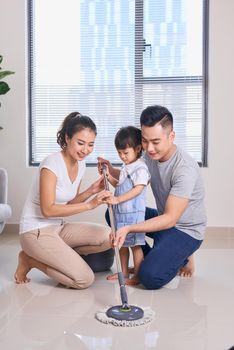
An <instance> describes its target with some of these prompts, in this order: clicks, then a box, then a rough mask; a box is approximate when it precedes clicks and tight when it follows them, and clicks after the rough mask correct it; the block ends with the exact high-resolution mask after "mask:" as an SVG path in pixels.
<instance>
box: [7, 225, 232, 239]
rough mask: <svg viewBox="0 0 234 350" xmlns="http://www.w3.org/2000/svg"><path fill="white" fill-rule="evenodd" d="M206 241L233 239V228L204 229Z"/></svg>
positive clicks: (14, 227) (9, 229) (11, 229)
mask: <svg viewBox="0 0 234 350" xmlns="http://www.w3.org/2000/svg"><path fill="white" fill-rule="evenodd" d="M3 233H6V234H7V233H13V234H14V233H17V234H18V233H19V225H18V224H6V225H5V227H4V230H3ZM205 237H206V239H224V238H228V239H230V238H234V227H217V226H216V227H212V226H209V227H207V228H206V234H205Z"/></svg>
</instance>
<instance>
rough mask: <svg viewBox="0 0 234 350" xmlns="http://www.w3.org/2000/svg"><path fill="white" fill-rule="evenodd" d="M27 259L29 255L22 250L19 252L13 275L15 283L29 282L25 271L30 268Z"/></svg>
mask: <svg viewBox="0 0 234 350" xmlns="http://www.w3.org/2000/svg"><path fill="white" fill-rule="evenodd" d="M29 260H30V258H29V256H28V255H27V254H26V253H25V252H24V251H21V252H20V253H19V259H18V266H17V269H16V272H15V275H14V277H15V282H16V283H18V284H23V283H28V282H30V278H28V277H27V273H28V272H29V271H30V270H31V266H30V263H29Z"/></svg>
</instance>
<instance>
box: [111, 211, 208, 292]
mask: <svg viewBox="0 0 234 350" xmlns="http://www.w3.org/2000/svg"><path fill="white" fill-rule="evenodd" d="M157 215H158V212H157V210H156V209H152V208H146V212H145V220H149V219H151V218H153V217H155V216H157ZM106 221H107V223H108V225H110V221H109V214H108V212H107V213H106ZM146 236H148V237H150V238H152V239H153V247H152V248H151V247H150V246H149V245H148V244H147V242H146V245H144V246H142V249H143V252H144V261H143V262H142V264H141V267H140V271H139V280H140V283H141V284H142V285H143V286H144V287H145V288H146V289H159V288H161V287H163V286H164V285H165V284H167V283H168V282H170V281H171V280H172V279H173V278H174V277H175V276H176V275H177V272H178V271H179V269H180V268H181V267H183V266H184V265H185V264H186V263H187V261H188V260H187V259H188V257H189V256H190V255H192V254H193V253H194V252H195V251H196V250H197V249H198V248H199V247H200V245H201V243H202V241H201V240H197V239H195V238H192V237H191V236H189V235H188V234H186V233H184V232H182V231H180V230H178V229H176V228H175V227H173V228H170V229H167V230H162V231H157V232H150V233H147V234H146Z"/></svg>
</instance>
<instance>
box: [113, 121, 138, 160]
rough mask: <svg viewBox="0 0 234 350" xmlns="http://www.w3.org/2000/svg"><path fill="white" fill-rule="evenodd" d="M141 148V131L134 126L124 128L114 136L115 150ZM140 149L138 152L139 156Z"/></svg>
mask: <svg viewBox="0 0 234 350" xmlns="http://www.w3.org/2000/svg"><path fill="white" fill-rule="evenodd" d="M139 145H140V146H141V130H140V129H138V128H136V127H135V126H125V127H123V128H121V129H119V131H118V132H117V134H116V135H115V147H116V149H117V150H118V149H125V148H127V147H132V148H134V149H136V147H137V146H139ZM141 153H142V149H141V151H140V152H139V157H140V156H141Z"/></svg>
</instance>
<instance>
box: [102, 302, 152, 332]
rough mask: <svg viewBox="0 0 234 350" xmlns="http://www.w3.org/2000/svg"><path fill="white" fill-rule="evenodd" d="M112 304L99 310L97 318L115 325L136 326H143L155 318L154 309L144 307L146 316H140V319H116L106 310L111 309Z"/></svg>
mask: <svg viewBox="0 0 234 350" xmlns="http://www.w3.org/2000/svg"><path fill="white" fill-rule="evenodd" d="M109 308H110V306H109V307H107V308H105V309H103V310H100V311H98V312H97V313H96V314H95V318H96V319H97V320H98V321H100V322H102V323H105V324H112V325H113V326H117V327H135V326H142V325H144V324H146V323H149V322H151V321H152V320H153V318H154V315H155V313H154V311H152V310H151V309H150V308H149V307H145V308H144V307H142V309H143V311H144V317H143V318H140V319H138V320H132V321H126V320H116V319H115V318H112V317H108V316H107V314H106V312H107V310H109Z"/></svg>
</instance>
